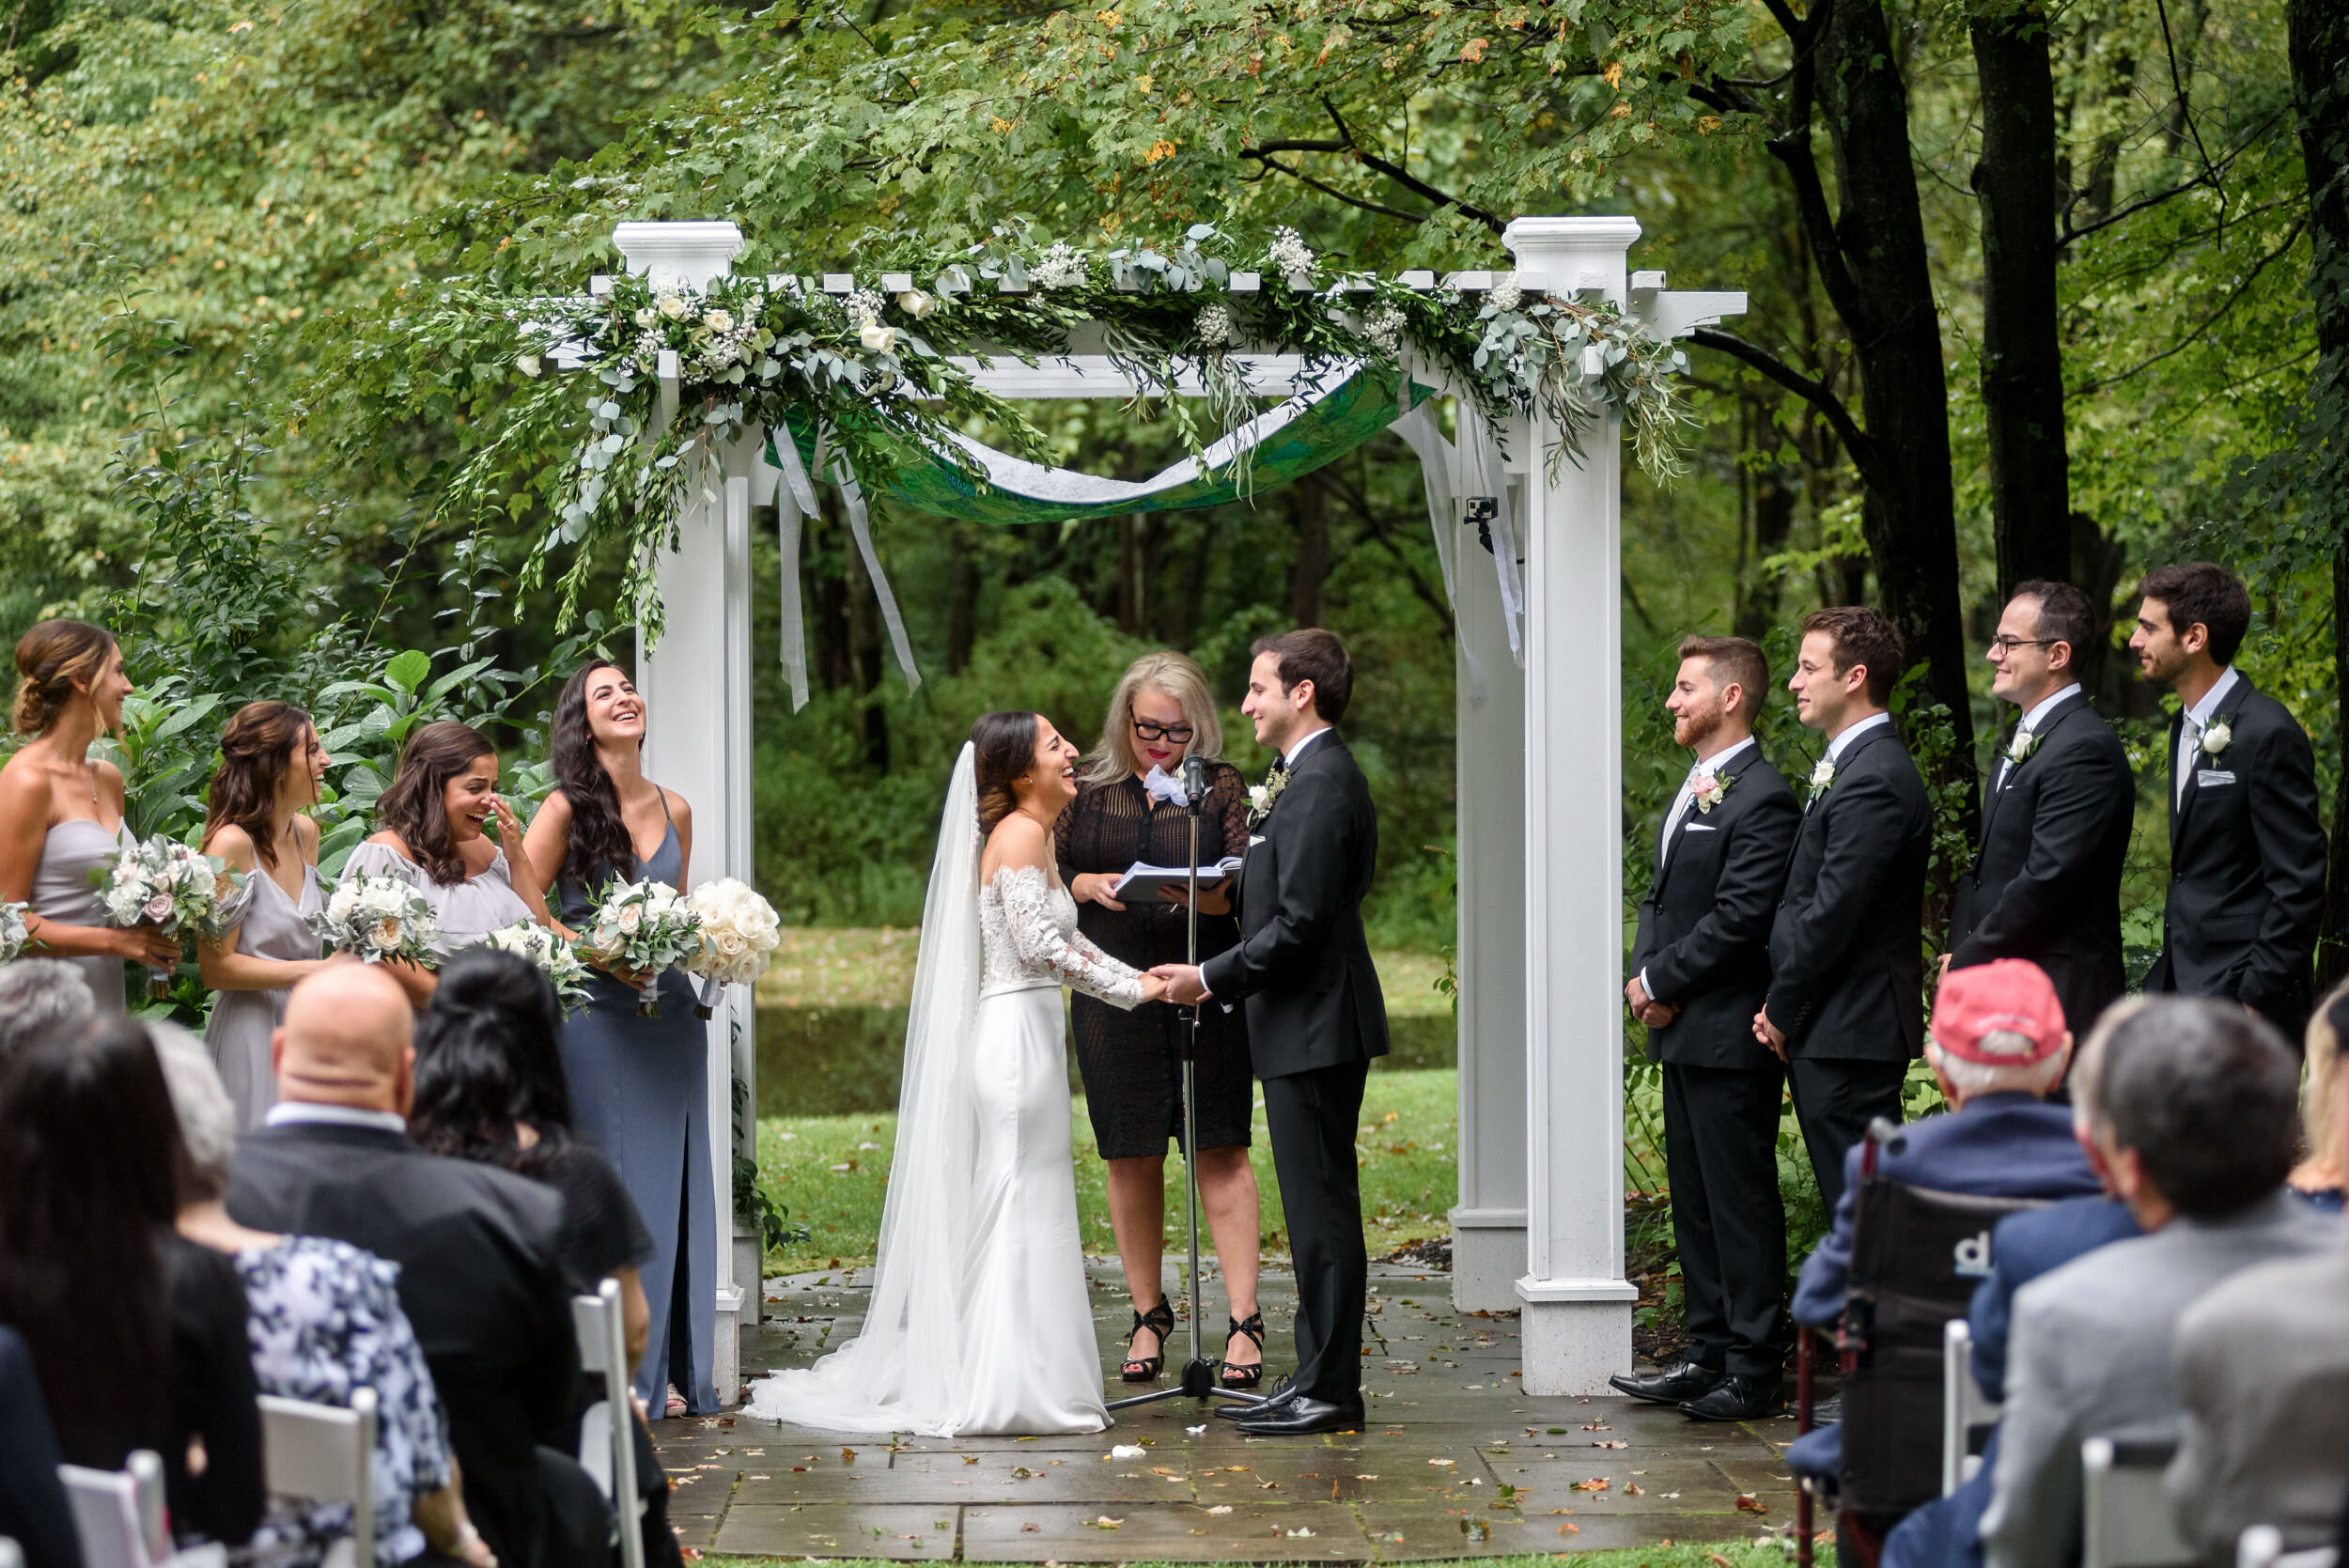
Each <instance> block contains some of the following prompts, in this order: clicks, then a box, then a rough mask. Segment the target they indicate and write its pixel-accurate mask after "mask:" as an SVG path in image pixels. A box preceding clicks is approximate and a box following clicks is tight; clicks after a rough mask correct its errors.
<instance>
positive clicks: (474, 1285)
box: [228, 964, 611, 1568]
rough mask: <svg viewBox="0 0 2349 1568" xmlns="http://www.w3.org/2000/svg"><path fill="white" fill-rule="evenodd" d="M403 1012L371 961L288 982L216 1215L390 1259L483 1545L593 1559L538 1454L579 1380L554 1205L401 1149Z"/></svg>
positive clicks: (569, 1490) (552, 1560)
mask: <svg viewBox="0 0 2349 1568" xmlns="http://www.w3.org/2000/svg"><path fill="white" fill-rule="evenodd" d="M413 1017H414V1015H413V1014H412V1011H411V1010H410V1008H409V1005H408V1000H407V997H406V994H405V993H404V992H403V991H402V990H401V989H400V987H399V986H397V984H396V983H394V982H393V980H392V979H391V978H390V977H389V976H387V975H384V974H382V973H380V972H379V971H378V970H376V969H374V968H373V967H370V966H365V965H359V964H348V965H337V966H334V967H333V968H329V969H326V970H321V971H319V973H317V974H314V975H312V976H310V977H309V978H308V979H306V980H304V981H303V982H301V983H300V984H299V985H297V986H295V987H294V988H293V994H292V996H291V997H290V998H289V999H288V1001H287V1004H286V1021H285V1023H284V1024H283V1025H281V1026H280V1027H279V1029H278V1032H277V1035H276V1040H275V1044H274V1047H273V1049H274V1052H275V1058H276V1063H277V1093H278V1103H277V1104H276V1105H275V1106H273V1107H272V1108H271V1110H270V1112H269V1116H268V1121H267V1125H265V1126H262V1127H261V1128H260V1129H259V1130H257V1131H255V1132H252V1133H248V1134H247V1135H246V1136H245V1137H244V1139H243V1140H242V1141H241V1142H240V1143H239V1144H238V1146H237V1157H236V1161H235V1164H234V1166H233V1168H232V1172H231V1176H230V1181H229V1187H228V1214H229V1216H230V1218H232V1219H234V1220H235V1221H236V1222H237V1223H238V1224H240V1225H244V1226H250V1227H253V1228H254V1229H257V1230H265V1231H271V1232H278V1233H292V1234H303V1235H321V1236H332V1237H334V1238H336V1239H338V1240H342V1241H347V1242H349V1243H350V1244H351V1245H352V1246H354V1247H360V1248H364V1249H366V1250H367V1251H370V1252H373V1253H374V1254H376V1255H377V1256H378V1257H381V1258H383V1259H385V1260H387V1261H389V1262H391V1263H395V1264H397V1265H399V1269H400V1273H399V1299H400V1305H401V1307H402V1308H404V1309H405V1310H406V1312H407V1314H408V1321H409V1323H410V1324H411V1325H412V1327H413V1328H414V1330H415V1335H416V1340H417V1342H418V1343H419V1344H421V1345H422V1346H423V1349H424V1358H425V1362H426V1364H427V1365H428V1366H429V1367H430V1368H431V1371H432V1382H433V1386H434V1388H435V1389H437V1390H438V1391H439V1394H440V1397H441V1402H442V1405H443V1408H444V1409H445V1410H446V1411H447V1413H448V1431H449V1439H450V1443H451V1446H453V1447H454V1448H455V1450H456V1452H457V1459H458V1462H459V1473H460V1475H461V1478H462V1482H463V1486H464V1494H465V1507H466V1510H467V1512H468V1513H469V1514H471V1515H472V1516H473V1521H474V1524H475V1525H476V1526H477V1527H478V1528H479V1529H480V1531H481V1534H482V1536H483V1537H484V1538H485V1540H486V1541H487V1542H488V1544H489V1546H490V1551H492V1552H493V1553H495V1554H496V1556H497V1559H498V1560H499V1561H500V1562H501V1563H504V1564H506V1568H523V1565H525V1564H546V1565H548V1568H552V1565H553V1564H557V1563H562V1564H566V1565H568V1564H569V1563H574V1562H590V1561H608V1560H610V1557H611V1553H610V1550H609V1548H608V1545H606V1543H608V1541H609V1539H610V1535H611V1521H610V1515H609V1513H608V1511H606V1510H604V1509H603V1507H602V1503H601V1498H599V1495H598V1494H597V1492H596V1486H595V1483H594V1482H593V1481H592V1480H591V1479H589V1478H588V1477H587V1475H586V1474H585V1472H584V1471H582V1470H581V1469H580V1468H579V1467H578V1465H577V1463H576V1462H574V1461H571V1460H569V1459H568V1458H567V1457H566V1456H564V1455H562V1454H559V1453H556V1452H553V1451H552V1450H550V1449H543V1448H541V1447H539V1446H538V1438H539V1435H540V1434H542V1433H544V1432H546V1431H548V1430H549V1429H550V1428H552V1426H554V1425H555V1424H556V1423H557V1422H559V1421H562V1420H563V1419H564V1418H565V1417H567V1416H568V1415H569V1414H570V1411H571V1402H572V1398H573V1395H574V1392H575V1390H576V1389H577V1387H578V1382H579V1348H578V1343H577V1342H576V1340H575V1339H574V1338H573V1336H572V1328H571V1318H570V1302H569V1296H568V1291H567V1289H566V1288H565V1282H564V1279H563V1271H562V1265H561V1264H560V1262H559V1261H558V1258H557V1254H556V1242H557V1237H558V1236H559V1235H560V1234H561V1232H562V1226H563V1203H562V1200H561V1198H559V1197H557V1196H556V1195H555V1194H554V1193H553V1192H552V1191H550V1190H548V1189H547V1188H543V1187H541V1186H539V1185H538V1184H537V1183H536V1182H533V1181H527V1180H524V1179H523V1178H522V1177H520V1176H516V1175H513V1174H511V1173H509V1172H504V1171H498V1170H493V1169H491V1168H490V1167H489V1166H486V1165H476V1164H474V1163H472V1162H471V1161H468V1160H458V1159H446V1158H443V1157H441V1156H439V1155H431V1154H427V1153H426V1152H425V1151H424V1150H422V1149H420V1148H418V1147H416V1145H415V1144H414V1143H413V1142H412V1141H410V1139H409V1137H408V1126H407V1121H406V1111H407V1109H408V1105H409V1101H410V1096H411V1086H412V1079H411V1074H412V1071H413V1066H414V1060H415V1053H414V1051H413V1050H412V1048H411V1047H410V1045H409V1034H410V1030H411V1028H412V1022H413Z"/></svg>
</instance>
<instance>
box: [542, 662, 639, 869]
mask: <svg viewBox="0 0 2349 1568" xmlns="http://www.w3.org/2000/svg"><path fill="white" fill-rule="evenodd" d="M598 670H611V671H614V672H615V673H618V674H620V675H626V674H627V672H626V671H625V670H622V669H620V667H619V666H618V665H617V664H614V663H613V662H612V661H611V660H608V659H599V660H596V661H595V662H594V663H592V664H589V665H587V666H586V667H585V668H583V669H582V670H581V671H580V672H579V673H578V674H577V675H573V676H571V678H570V679H569V680H568V681H566V682H564V684H563V694H562V695H561V696H559V697H557V698H555V699H554V732H553V734H552V736H551V737H549V739H548V744H547V753H548V759H549V761H550V762H552V765H553V768H552V771H553V773H554V782H555V784H556V785H557V786H558V787H559V788H560V789H561V790H562V791H563V798H564V799H565V800H568V801H569V802H570V806H571V826H570V832H569V835H568V836H569V840H570V842H569V844H568V846H567V853H566V854H565V855H564V857H563V863H564V867H565V869H566V870H567V871H568V874H569V875H570V876H571V877H574V878H576V879H577V881H578V883H579V885H580V886H581V887H583V888H584V889H586V890H587V892H588V893H589V894H590V895H591V896H592V895H593V894H594V893H595V890H596V889H598V888H599V887H601V886H602V885H603V884H604V883H605V882H608V881H610V880H611V879H612V878H613V877H633V876H635V875H636V841H635V840H634V839H633V838H631V837H630V835H629V831H628V823H627V822H626V821H625V820H624V819H623V818H622V817H621V815H620V792H619V791H618V790H616V789H614V788H613V787H612V775H611V774H609V773H607V772H605V771H604V768H603V759H602V758H601V757H599V756H598V755H597V754H596V733H595V730H594V728H593V726H592V725H590V724H589V723H588V722H587V683H588V682H589V681H590V680H593V679H594V678H595V675H596V672H597V671H598Z"/></svg>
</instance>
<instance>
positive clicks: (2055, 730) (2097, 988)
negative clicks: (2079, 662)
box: [1950, 692, 2137, 1037]
mask: <svg viewBox="0 0 2349 1568" xmlns="http://www.w3.org/2000/svg"><path fill="white" fill-rule="evenodd" d="M2037 735H2038V737H2039V738H2038V741H2037V744H2035V745H2034V746H2033V747H2032V748H2031V752H2030V755H2029V756H2027V757H2025V758H2024V759H2023V760H2022V761H2020V762H2018V763H2014V764H2012V765H2011V766H2009V767H2008V768H2007V769H2006V784H2005V786H2004V787H2003V788H2001V787H1999V768H1998V767H1997V766H1996V765H1995V764H1994V765H1993V767H1992V768H1991V772H1990V788H1989V793H1988V795H1987V796H1986V797H1985V799H1984V800H1983V808H1982V845H1981V847H1980V848H1979V849H1978V850H1976V852H1975V854H1974V863H1973V867H1972V869H1970V870H1969V871H1968V872H1967V874H1966V875H1965V876H1964V877H1960V878H1958V883H1957V900H1956V904H1955V906H1954V908H1952V911H1951V916H1950V968H1952V969H1953V970H1962V969H1966V968H1968V967H1970V966H1972V965H1975V964H1986V963H1988V962H1990V960H1992V959H1993V958H2028V959H2030V961H2031V962H2032V963H2034V964H2037V965H2038V966H2039V967H2040V968H2041V969H2043V970H2046V971H2047V978H2048V979H2049V980H2051V981H2053V982H2054V983H2055V989H2056V996H2057V998H2058V999H2059V1000H2060V1001H2061V1002H2062V1003H2063V1017H2064V1021H2065V1022H2066V1023H2067V1024H2069V1025H2070V1026H2071V1029H2072V1032H2073V1033H2074V1034H2076V1035H2079V1036H2082V1037H2085V1036H2086V1035H2087V1033H2088V1032H2089V1030H2090V1029H2091V1028H2092V1026H2093V1025H2094V1024H2095V1022H2096V1017H2097V1015H2098V1014H2100V1013H2102V1012H2103V1011H2104V1010H2105V1008H2106V1007H2107V1006H2108V1005H2109V1004H2110V1003H2111V1002H2112V1001H2113V1000H2114V999H2115V998H2116V997H2118V996H2120V994H2121V993H2122V991H2123V990H2124V989H2125V988H2126V986H2127V978H2126V975H2125V974H2124V972H2123V969H2122V964H2121V873H2122V870H2123V866H2124V864H2125V862H2127V860H2128V853H2129V828H2130V825H2131V823H2132V822H2133V821H2134V820H2135V818H2136V815H2137V781H2136V779H2135V777H2134V776H2133V775H2132V774H2131V773H2130V771H2129V757H2128V753H2127V752H2125V751H2123V749H2122V746H2121V737H2119V736H2117V735H2115V734H2113V733H2112V726H2111V725H2109V724H2108V723H2106V722H2104V721H2103V720H2102V719H2100V718H2098V717H2097V716H2096V710H2095V709H2094V708H2092V707H2091V706H2089V703H2088V698H2087V696H2086V695H2085V694H2084V693H2081V692H2075V693H2073V694H2072V695H2071V696H2068V697H2066V698H2064V699H2063V700H2062V701H2061V702H2060V703H2058V704H2056V706H2054V707H2052V708H2050V709H2049V710H2048V711H2047V713H2046V715H2045V716H2044V717H2042V718H2041V720H2040V721H2039V727H2038V730H2037ZM2005 755H2006V752H2005V749H2004V748H2003V747H2002V748H2001V749H2000V751H1999V757H2000V758H2001V759H2003V758H2004V757H2005Z"/></svg>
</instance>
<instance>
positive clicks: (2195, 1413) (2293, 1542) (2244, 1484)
mask: <svg viewBox="0 0 2349 1568" xmlns="http://www.w3.org/2000/svg"><path fill="white" fill-rule="evenodd" d="M2327 1003H2328V1005H2327V1007H2326V1009H2324V1010H2321V1011H2320V1012H2319V1013H2318V1015H2317V1016H2316V1017H2315V1018H2313V1019H2311V1020H2310V1023H2309V1040H2310V1049H2309V1077H2310V1081H2311V1082H2313V1081H2314V1080H2315V1078H2316V1047H2315V1042H2316V1037H2317V1034H2318V1032H2320V1031H2322V1032H2324V1033H2325V1035H2326V1037H2327V1040H2328V1043H2331V1044H2334V1045H2337V1044H2338V1035H2337V1031H2338V1029H2339V1027H2340V1024H2339V1021H2338V1017H2337V1015H2335V1016H2332V1017H2328V1015H2331V1013H2332V1009H2334V1008H2338V1007H2340V1006H2341V993H2340V992H2335V993H2334V995H2333V996H2332V997H2331V998H2328V999H2327ZM2327 1054H2328V1055H2330V1054H2331V1053H2330V1052H2329V1051H2328V1052H2327ZM2327 1065H2328V1066H2329V1065H2330V1063H2327ZM2325 1078H2326V1082H2325V1088H2326V1100H2327V1102H2328V1104H2327V1106H2326V1109H2327V1110H2328V1111H2329V1112H2330V1114H2329V1115H2328V1116H2327V1117H2326V1120H2327V1121H2328V1122H2329V1123H2330V1124H2331V1126H2330V1133H2331V1137H2330V1139H2329V1144H2330V1146H2331V1147H2332V1148H2335V1149H2341V1148H2345V1147H2349V1086H2345V1085H2344V1084H2343V1083H2342V1081H2341V1075H2340V1074H2339V1073H2338V1072H2331V1071H2328V1072H2327V1073H2326V1075H2325ZM2311 1130H2313V1129H2311ZM2177 1371H2178V1389H2179V1392H2180V1394H2181V1395H2182V1396H2183V1397H2184V1399H2185V1401H2186V1420H2185V1423H2184V1426H2183V1428H2182V1431H2181V1434H2180V1441H2179V1444H2178V1457H2177V1459H2176V1461H2175V1462H2174V1463H2173V1464H2171V1466H2170V1475H2169V1488H2170V1501H2171V1503H2172V1504H2173V1505H2174V1506H2175V1508H2176V1511H2177V1518H2178V1528H2179V1530H2180V1531H2181V1532H2182V1533H2183V1534H2184V1535H2185V1536H2186V1539H2187V1540H2188V1541H2191V1542H2193V1543H2194V1544H2195V1545H2197V1546H2198V1547H2200V1548H2201V1554H2202V1560H2204V1561H2205V1562H2211V1563H2222V1564H2223V1563H2228V1562H2232V1561H2233V1560H2234V1548H2235V1539H2236V1537H2238V1536H2240V1535H2241V1534H2242V1533H2243V1530H2244V1527H2246V1526H2247V1525H2257V1524H2269V1525H2274V1526H2275V1527H2276V1528H2277V1529H2280V1530H2281V1531H2283V1536H2284V1547H2285V1549H2286V1550H2287V1551H2300V1550H2303V1549H2305V1548H2307V1547H2310V1546H2322V1545H2331V1544H2332V1543H2333V1541H2334V1538H2335V1534H2336V1532H2337V1531H2338V1530H2339V1529H2340V1527H2341V1508H2342V1499H2343V1498H2344V1496H2349V1248H2344V1247H2343V1245H2342V1237H2341V1234H2340V1232H2339V1231H2338V1230H2336V1231H2335V1232H2334V1235H2333V1243H2332V1245H2331V1247H2329V1248H2327V1249H2326V1250H2324V1251H2321V1252H2318V1253H2316V1254H2315V1255H2313V1256H2311V1257H2305V1258H2290V1259H2283V1260H2279V1261H2278V1262H2275V1263H2267V1264H2261V1265H2258V1266H2256V1267H2252V1268H2247V1269H2245V1270H2244V1271H2243V1272H2242V1273H2240V1274H2238V1275H2236V1276H2235V1277H2234V1278H2232V1280H2229V1281H2226V1282H2225V1283H2223V1284H2220V1285H2217V1286H2214V1287H2213V1288H2212V1289H2211V1291H2210V1292H2209V1294H2207V1295H2205V1296H2203V1297H2202V1298H2201V1300H2200V1301H2197V1302H2195V1303H2194V1305H2193V1306H2191V1307H2189V1308H2187V1309H2186V1315H2185V1316H2184V1317H2182V1318H2180V1319H2179V1320H2178V1349H2177Z"/></svg>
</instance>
